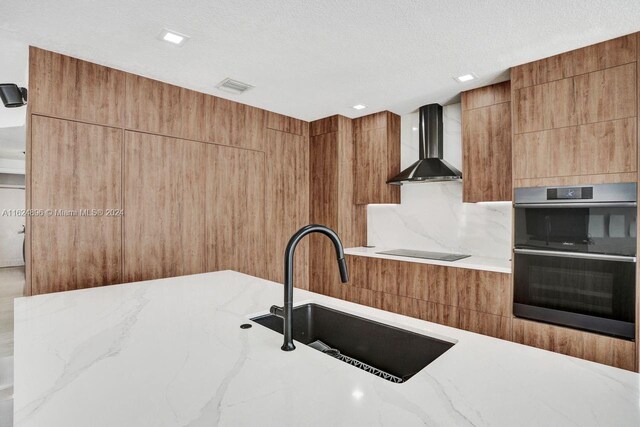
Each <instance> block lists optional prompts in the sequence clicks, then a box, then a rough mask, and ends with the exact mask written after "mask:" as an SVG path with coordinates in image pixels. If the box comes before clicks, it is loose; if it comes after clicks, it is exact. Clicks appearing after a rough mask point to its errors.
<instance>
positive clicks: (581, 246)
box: [515, 203, 636, 256]
mask: <svg viewBox="0 0 640 427" xmlns="http://www.w3.org/2000/svg"><path fill="white" fill-rule="evenodd" d="M515 247H516V248H529V249H541V250H553V251H569V252H590V253H600V254H611V255H628V256H633V255H635V254H636V208H635V207H633V206H631V205H630V204H624V203H619V204H616V203H609V204H595V203H594V204H586V203H585V204H580V205H560V204H559V205H550V206H545V205H541V206H530V205H516V206H515Z"/></svg>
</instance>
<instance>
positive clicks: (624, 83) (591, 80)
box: [575, 62, 637, 124]
mask: <svg viewBox="0 0 640 427" xmlns="http://www.w3.org/2000/svg"><path fill="white" fill-rule="evenodd" d="M636 102H637V101H636V64H635V62H634V63H631V64H626V65H621V66H619V67H615V68H608V69H606V70H602V71H595V72H593V73H589V74H584V75H581V76H578V77H576V78H575V103H576V104H575V105H576V115H577V118H578V123H579V124H585V123H594V122H601V121H604V120H615V119H622V118H625V117H635V116H636Z"/></svg>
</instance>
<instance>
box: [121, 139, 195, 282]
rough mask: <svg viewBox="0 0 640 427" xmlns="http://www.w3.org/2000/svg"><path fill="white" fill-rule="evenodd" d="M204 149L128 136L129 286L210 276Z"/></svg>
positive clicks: (126, 231)
mask: <svg viewBox="0 0 640 427" xmlns="http://www.w3.org/2000/svg"><path fill="white" fill-rule="evenodd" d="M205 148H206V145H205V144H202V143H199V142H193V141H187V140H180V139H175V138H168V137H162V136H156V135H150V134H144V133H139V132H130V131H127V132H126V135H125V150H124V153H125V157H124V165H125V166H124V169H125V170H124V180H123V188H124V211H125V215H126V216H125V219H124V236H123V245H124V281H126V282H133V281H138V280H150V279H158V278H162V277H173V276H182V275H186V274H195V273H202V272H204V271H205V260H206V258H205V238H204V230H205V175H204V174H203V173H202V171H204V170H205V159H206V150H205Z"/></svg>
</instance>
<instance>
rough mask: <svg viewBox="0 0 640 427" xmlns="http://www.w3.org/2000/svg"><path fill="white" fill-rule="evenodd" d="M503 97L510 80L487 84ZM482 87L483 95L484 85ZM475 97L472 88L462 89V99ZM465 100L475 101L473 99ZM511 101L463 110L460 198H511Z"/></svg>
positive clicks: (499, 96)
mask: <svg viewBox="0 0 640 427" xmlns="http://www.w3.org/2000/svg"><path fill="white" fill-rule="evenodd" d="M488 88H489V89H492V90H491V91H490V92H489V93H491V92H494V91H495V92H498V94H497V95H496V96H495V98H496V99H503V98H504V95H503V93H504V92H505V91H507V92H508V89H509V84H508V82H507V83H501V84H499V85H492V86H489V87H488ZM477 90H481V91H482V93H483V95H482V97H485V96H488V95H484V93H486V92H487V88H481V89H477ZM474 97H475V90H474V91H469V92H463V94H462V99H463V101H464V100H468V99H473V98H474ZM467 103H468V104H472V105H475V104H474V102H473V101H467ZM511 144H512V142H511V103H510V102H502V103H500V104H496V105H488V106H484V107H480V108H475V109H471V110H463V111H462V164H463V176H464V179H463V180H462V188H463V195H462V197H463V201H464V202H486V201H504V200H511V182H512V175H511Z"/></svg>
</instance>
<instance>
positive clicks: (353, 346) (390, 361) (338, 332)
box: [251, 304, 453, 383]
mask: <svg viewBox="0 0 640 427" xmlns="http://www.w3.org/2000/svg"><path fill="white" fill-rule="evenodd" d="M251 320H253V321H254V322H256V323H259V324H260V325H262V326H266V327H267V328H269V329H271V330H273V331H276V332H279V333H282V319H281V318H279V317H276V316H274V315H273V314H267V315H264V316H259V317H255V318H253V319H251ZM293 339H294V340H296V341H298V342H301V343H303V344H306V345H309V346H311V347H313V348H315V349H316V350H320V351H323V352H324V353H326V354H328V355H330V356H332V357H335V358H337V359H340V360H343V361H345V362H347V363H349V364H351V365H354V366H356V367H358V368H361V369H364V370H366V371H368V372H371V373H372V374H375V375H378V376H380V377H382V378H385V379H387V380H389V381H393V382H397V383H400V382H405V381H407V380H408V379H409V378H411V377H412V376H413V375H415V374H417V373H418V372H419V371H420V370H421V369H422V368H424V367H425V366H427V365H428V364H429V363H431V362H433V361H434V360H435V359H437V358H438V357H439V356H440V355H441V354H443V353H444V352H445V351H447V350H449V349H450V348H451V347H453V344H452V343H450V342H446V341H442V340H439V339H435V338H431V337H427V336H424V335H420V334H416V333H413V332H410V331H406V330H404V329H399V328H395V327H393V326H389V325H385V324H382V323H378V322H374V321H371V320H367V319H364V318H362V317H358V316H353V315H351V314H347V313H343V312H341V311H337V310H333V309H330V308H327V307H323V306H321V305H317V304H305V305H301V306H298V307H295V308H294V309H293Z"/></svg>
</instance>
